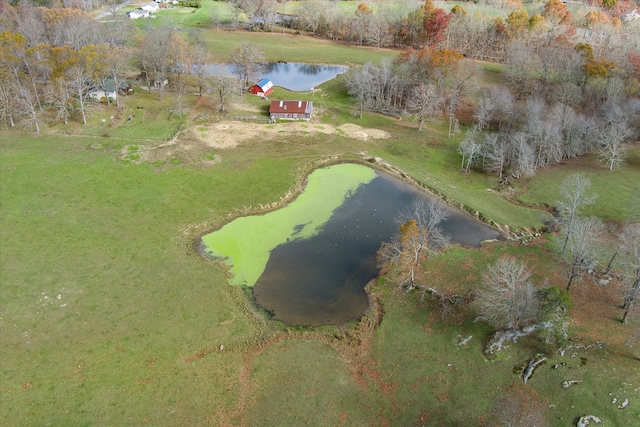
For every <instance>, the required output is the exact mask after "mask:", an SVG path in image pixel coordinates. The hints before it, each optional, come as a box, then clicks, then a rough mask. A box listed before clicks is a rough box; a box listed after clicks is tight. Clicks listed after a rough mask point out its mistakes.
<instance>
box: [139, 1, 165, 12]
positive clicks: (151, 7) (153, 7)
mask: <svg viewBox="0 0 640 427" xmlns="http://www.w3.org/2000/svg"><path fill="white" fill-rule="evenodd" d="M140 9H142V10H146V11H148V12H149V13H156V12H157V11H158V9H160V6H159V5H158V3H156V2H154V1H150V2H148V3H142V5H141V6H140Z"/></svg>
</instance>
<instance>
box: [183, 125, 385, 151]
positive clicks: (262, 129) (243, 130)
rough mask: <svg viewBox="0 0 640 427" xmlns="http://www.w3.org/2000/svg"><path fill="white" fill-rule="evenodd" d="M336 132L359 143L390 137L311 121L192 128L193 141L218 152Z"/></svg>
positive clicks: (378, 131)
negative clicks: (259, 142) (250, 142)
mask: <svg viewBox="0 0 640 427" xmlns="http://www.w3.org/2000/svg"><path fill="white" fill-rule="evenodd" d="M338 131H339V132H341V133H342V134H344V135H346V136H348V137H350V138H355V139H362V140H367V139H381V138H389V137H390V135H389V133H388V132H385V131H382V130H379V129H366V128H362V127H360V126H358V125H354V124H345V125H342V126H340V127H339V128H337V129H336V128H335V127H334V126H332V125H328V124H322V123H313V122H290V123H274V124H261V123H246V122H240V121H225V122H218V123H215V124H210V125H200V126H196V127H195V128H194V129H191V132H192V134H193V136H194V137H195V138H197V139H198V140H200V141H202V142H203V143H204V144H205V145H207V146H208V147H211V148H219V149H229V148H235V147H237V146H238V144H240V143H242V142H244V141H247V140H252V139H255V138H263V139H276V138H278V137H280V136H281V135H283V134H285V133H286V134H287V135H289V136H290V135H296V136H300V137H304V136H312V135H318V134H324V135H333V134H335V133H337V132H338Z"/></svg>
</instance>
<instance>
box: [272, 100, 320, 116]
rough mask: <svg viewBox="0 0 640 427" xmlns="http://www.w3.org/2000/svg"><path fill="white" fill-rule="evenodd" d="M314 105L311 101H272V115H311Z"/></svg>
mask: <svg viewBox="0 0 640 427" xmlns="http://www.w3.org/2000/svg"><path fill="white" fill-rule="evenodd" d="M312 109H313V103H312V102H311V101H271V106H270V107H269V112H270V113H297V114H304V113H311V110H312Z"/></svg>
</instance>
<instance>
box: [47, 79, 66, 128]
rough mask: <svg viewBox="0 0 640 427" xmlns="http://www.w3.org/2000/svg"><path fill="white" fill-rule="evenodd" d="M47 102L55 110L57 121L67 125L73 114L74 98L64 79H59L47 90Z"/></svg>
mask: <svg viewBox="0 0 640 427" xmlns="http://www.w3.org/2000/svg"><path fill="white" fill-rule="evenodd" d="M45 96H46V99H47V102H49V103H50V104H51V106H52V107H53V108H54V109H55V112H56V117H55V119H56V121H58V120H62V122H63V123H64V124H65V125H66V124H67V123H68V122H69V117H71V113H72V112H73V98H72V96H71V92H70V91H69V86H67V83H66V82H65V81H64V79H63V78H57V79H55V80H54V82H53V84H51V85H49V86H48V87H47V88H46V90H45Z"/></svg>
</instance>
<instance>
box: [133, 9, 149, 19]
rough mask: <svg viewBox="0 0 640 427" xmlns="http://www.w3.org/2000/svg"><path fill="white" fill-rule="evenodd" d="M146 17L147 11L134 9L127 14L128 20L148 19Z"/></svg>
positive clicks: (147, 15)
mask: <svg viewBox="0 0 640 427" xmlns="http://www.w3.org/2000/svg"><path fill="white" fill-rule="evenodd" d="M148 17H149V11H148V10H142V9H136V10H132V11H131V12H129V19H140V18H148Z"/></svg>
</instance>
